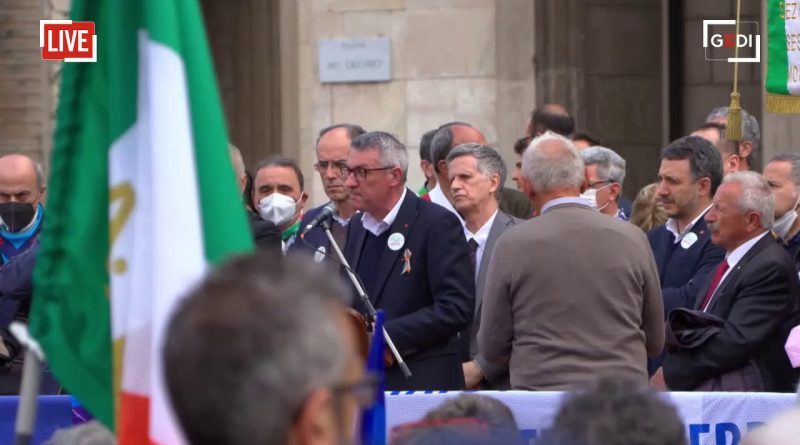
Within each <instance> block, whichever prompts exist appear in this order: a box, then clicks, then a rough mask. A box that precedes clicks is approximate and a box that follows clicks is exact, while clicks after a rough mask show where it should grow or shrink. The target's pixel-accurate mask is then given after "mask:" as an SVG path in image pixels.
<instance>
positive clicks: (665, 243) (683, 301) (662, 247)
mask: <svg viewBox="0 0 800 445" xmlns="http://www.w3.org/2000/svg"><path fill="white" fill-rule="evenodd" d="M691 232H692V233H694V234H695V235H697V241H695V242H694V244H692V245H691V246H689V248H688V249H685V248H684V247H683V246H682V245H681V243H680V242H678V244H677V245H675V244H674V240H675V238H674V236H673V235H672V233H671V232H670V231H669V230H667V226H666V225H663V226H659V227H656V228H655V229H653V230H651V231H650V233H648V234H647V238H648V240H649V241H650V247H651V248H652V249H653V256H654V257H655V259H656V266H657V267H658V276H659V277H660V279H661V295H662V297H663V298H664V316H665V318H666V315H667V314H669V312H670V311H671V310H673V309H677V308H679V307H684V308H690V307H692V306H693V305H694V303H695V301H694V300H695V297H697V293H698V292H699V291H700V288H699V286H698V283H699V282H701V281H702V280H703V279H705V278H706V276H707V275H710V274H712V273H713V271H714V268H716V267H717V265H719V263H720V262H721V261H722V259H723V258H725V250H724V249H723V248H721V247H719V246H717V245H715V244H713V243H712V242H711V232H710V231H709V230H708V227H707V226H706V222H705V220H704V219H703V218H700V220H699V221H697V224H695V225H694V227H692V230H691Z"/></svg>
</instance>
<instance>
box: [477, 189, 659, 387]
mask: <svg viewBox="0 0 800 445" xmlns="http://www.w3.org/2000/svg"><path fill="white" fill-rule="evenodd" d="M663 345H664V319H663V308H662V301H661V289H660V283H659V278H658V271H657V269H656V264H655V260H654V259H653V254H652V252H651V250H650V245H649V243H648V242H647V238H646V237H645V235H644V233H642V231H641V230H639V229H638V228H637V227H635V226H633V225H631V224H629V223H626V222H622V221H618V220H617V219H616V218H612V217H609V216H606V215H603V214H600V213H599V212H597V211H594V210H592V209H590V208H588V207H586V206H581V205H578V204H561V205H557V206H554V207H552V208H549V209H548V210H547V211H546V212H545V213H544V214H543V215H541V216H539V217H537V218H534V219H532V220H530V221H526V222H523V223H522V224H520V225H517V226H516V227H513V228H511V229H509V230H508V231H506V233H505V234H503V236H501V237H500V239H498V241H497V245H496V247H495V249H494V252H493V255H492V259H491V262H490V264H489V273H488V278H487V284H486V290H485V294H484V299H483V312H482V316H481V326H480V331H479V333H478V347H479V351H480V353H481V360H479V365H480V366H481V368H482V370H483V372H484V374H485V375H486V376H487V379H488V380H489V382H491V383H500V382H497V381H495V379H498V378H500V377H501V376H503V375H504V374H505V371H506V370H508V371H509V372H510V378H511V387H512V388H513V389H526V390H567V389H570V388H572V387H573V386H574V385H576V384H580V383H583V382H586V381H589V380H591V379H592V378H594V377H596V376H598V375H603V374H614V375H623V376H628V377H632V378H635V379H639V380H641V381H642V382H646V381H647V363H646V358H647V356H648V355H650V356H655V355H658V354H659V353H661V350H662V349H663Z"/></svg>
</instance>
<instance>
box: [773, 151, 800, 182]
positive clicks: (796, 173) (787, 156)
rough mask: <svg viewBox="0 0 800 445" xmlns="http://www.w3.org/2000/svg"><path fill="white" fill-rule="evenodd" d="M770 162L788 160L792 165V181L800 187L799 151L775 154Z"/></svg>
mask: <svg viewBox="0 0 800 445" xmlns="http://www.w3.org/2000/svg"><path fill="white" fill-rule="evenodd" d="M769 162H788V163H789V164H791V166H792V171H791V175H792V182H794V186H795V187H797V188H800V154H798V153H781V154H779V155H775V157H773V158H772V159H770V160H769Z"/></svg>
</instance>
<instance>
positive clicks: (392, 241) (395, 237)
mask: <svg viewBox="0 0 800 445" xmlns="http://www.w3.org/2000/svg"><path fill="white" fill-rule="evenodd" d="M405 243H406V237H404V236H403V234H402V233H400V232H394V233H393V234H391V235H390V236H389V240H388V241H386V245H387V246H389V249H391V250H393V251H395V252H397V251H398V250H400V249H401V248H402V247H403V244H405Z"/></svg>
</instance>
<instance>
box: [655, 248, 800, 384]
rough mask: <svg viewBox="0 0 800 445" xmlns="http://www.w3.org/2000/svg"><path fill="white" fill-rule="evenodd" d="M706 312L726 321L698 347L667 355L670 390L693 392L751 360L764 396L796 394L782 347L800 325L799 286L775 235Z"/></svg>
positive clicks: (704, 287)
mask: <svg viewBox="0 0 800 445" xmlns="http://www.w3.org/2000/svg"><path fill="white" fill-rule="evenodd" d="M712 275H713V274H712ZM712 279H713V277H712V276H708V277H706V279H704V280H703V281H702V283H701V285H700V289H701V290H700V292H699V293H698V295H697V298H696V300H695V301H696V302H695V304H694V306H693V308H694V309H699V306H700V304H701V303H702V300H703V297H704V296H705V294H706V292H707V291H708V289H709V287H710V284H711V281H712ZM706 312H707V313H709V314H712V315H715V316H717V317H719V318H721V319H722V320H724V321H725V322H724V324H723V325H722V328H721V330H720V331H719V332H718V333H717V334H716V335H714V336H712V337H711V338H709V339H708V340H707V341H705V342H704V343H703V344H702V345H700V346H699V347H696V348H693V349H682V350H677V351H674V352H670V353H668V354H667V358H666V359H665V360H664V379H665V381H666V383H667V386H668V387H669V388H670V389H673V390H678V391H688V390H694V389H696V388H698V387H699V386H700V385H701V384H702V383H703V382H706V381H707V380H709V379H714V378H716V377H719V376H722V375H725V374H727V373H729V372H731V371H734V370H737V369H740V368H742V367H743V366H745V365H746V364H747V363H748V362H750V361H753V362H754V363H755V364H756V366H757V367H758V371H759V372H760V374H761V379H762V380H763V382H764V390H765V391H770V392H788V391H794V390H795V388H794V385H795V384H796V383H797V376H798V374H797V372H796V370H794V369H793V368H792V367H791V364H790V363H789V358H788V356H787V355H786V352H785V350H784V343H785V342H786V338H787V336H788V335H789V331H790V330H791V329H792V327H794V326H796V325H797V324H800V282H798V278H797V272H796V271H795V269H794V264H793V262H792V260H791V259H790V258H789V256H788V255H787V254H786V251H785V250H784V249H783V247H781V246H780V245H779V244H778V243H776V242H775V239H774V238H773V237H772V235H771V234H767V235H766V236H764V237H763V238H762V239H760V240H759V241H758V242H757V243H756V244H755V245H754V246H753V247H752V248H751V249H750V250H749V251H748V252H747V253H746V254H745V256H744V257H743V258H742V259H741V260H740V261H739V262H738V263H737V264H736V266H735V267H734V268H733V269H732V270H731V271H730V272H729V273H728V276H727V277H726V278H725V279H724V280H723V281H722V282H721V283H720V285H719V287H718V288H717V290H716V293H715V294H714V296H713V298H712V299H711V301H710V303H709V304H708V308H707V310H706Z"/></svg>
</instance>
